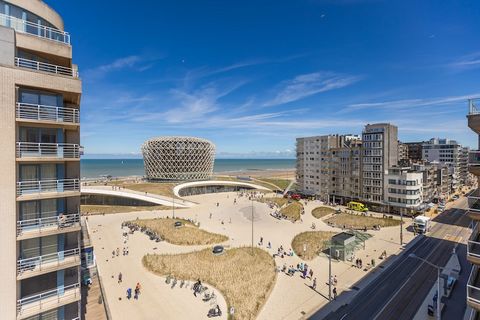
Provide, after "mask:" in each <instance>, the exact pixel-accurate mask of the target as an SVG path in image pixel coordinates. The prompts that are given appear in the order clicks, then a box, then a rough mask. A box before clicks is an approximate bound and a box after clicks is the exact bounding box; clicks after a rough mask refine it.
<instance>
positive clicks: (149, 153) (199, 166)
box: [142, 137, 215, 180]
mask: <svg viewBox="0 0 480 320" xmlns="http://www.w3.org/2000/svg"><path fill="white" fill-rule="evenodd" d="M142 153H143V162H144V164H145V175H146V176H147V178H148V179H152V180H206V179H210V178H211V177H212V174H213V163H214V159H215V145H214V144H213V143H212V142H210V141H208V140H205V139H200V138H194V137H157V138H152V139H149V140H147V141H145V143H144V144H143V146H142Z"/></svg>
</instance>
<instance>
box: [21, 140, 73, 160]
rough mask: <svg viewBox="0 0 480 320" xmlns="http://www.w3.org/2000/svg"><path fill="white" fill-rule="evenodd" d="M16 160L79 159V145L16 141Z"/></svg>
mask: <svg viewBox="0 0 480 320" xmlns="http://www.w3.org/2000/svg"><path fill="white" fill-rule="evenodd" d="M16 151H17V155H16V157H17V161H42V162H44V161H52V160H53V161H58V160H61V161H72V160H73V161H79V160H80V146H79V145H78V144H74V143H36V142H17V150H16Z"/></svg>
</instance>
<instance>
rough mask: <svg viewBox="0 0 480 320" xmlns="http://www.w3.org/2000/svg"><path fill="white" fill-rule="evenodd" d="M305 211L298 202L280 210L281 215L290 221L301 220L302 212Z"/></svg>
mask: <svg viewBox="0 0 480 320" xmlns="http://www.w3.org/2000/svg"><path fill="white" fill-rule="evenodd" d="M302 210H303V205H302V204H301V203H300V202H298V201H293V202H292V203H290V204H289V205H288V206H286V207H285V208H282V209H281V210H280V213H281V214H283V215H284V216H286V217H287V219H288V220H290V221H293V222H295V221H297V220H300V217H301V212H302Z"/></svg>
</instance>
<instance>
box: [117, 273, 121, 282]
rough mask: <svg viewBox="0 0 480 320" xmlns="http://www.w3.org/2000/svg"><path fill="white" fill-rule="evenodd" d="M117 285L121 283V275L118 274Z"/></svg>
mask: <svg viewBox="0 0 480 320" xmlns="http://www.w3.org/2000/svg"><path fill="white" fill-rule="evenodd" d="M118 283H122V273H121V272H120V273H119V274H118Z"/></svg>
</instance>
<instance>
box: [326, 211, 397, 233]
mask: <svg viewBox="0 0 480 320" xmlns="http://www.w3.org/2000/svg"><path fill="white" fill-rule="evenodd" d="M325 222H327V223H330V224H333V225H336V226H345V228H352V229H363V228H367V229H371V228H373V226H375V225H379V226H381V227H393V226H398V225H400V221H399V220H396V219H388V218H377V217H370V216H364V215H362V214H350V213H340V214H336V215H335V216H333V217H331V218H328V219H327V220H326V221H325Z"/></svg>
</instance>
